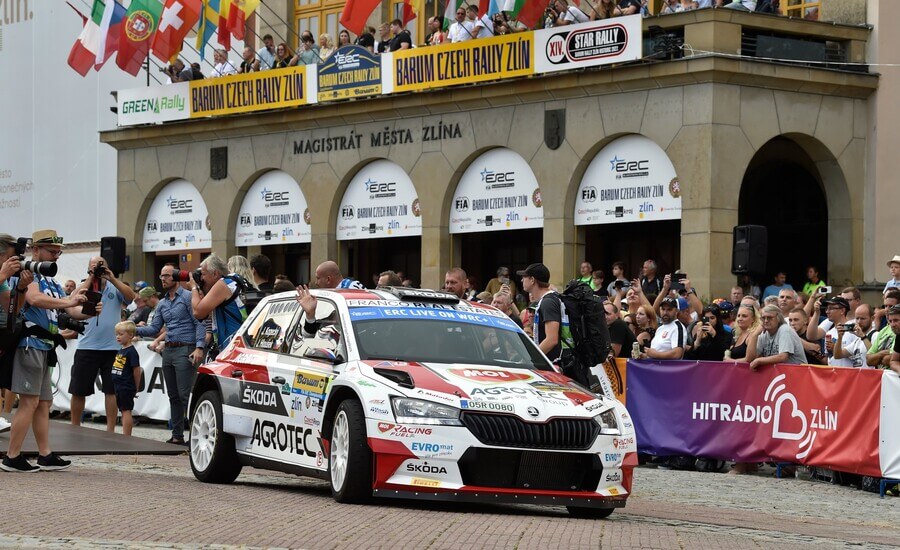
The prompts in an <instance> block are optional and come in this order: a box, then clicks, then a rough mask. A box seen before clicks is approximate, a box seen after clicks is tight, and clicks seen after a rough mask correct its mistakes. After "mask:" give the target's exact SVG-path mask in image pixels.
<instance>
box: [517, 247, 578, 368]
mask: <svg viewBox="0 0 900 550" xmlns="http://www.w3.org/2000/svg"><path fill="white" fill-rule="evenodd" d="M516 275H518V276H520V277H522V289H523V290H524V291H525V292H527V293H529V294H530V295H531V297H532V299H534V300H536V301H537V307H536V308H535V310H534V320H533V322H532V335H531V338H532V340H534V343H535V344H537V345H538V347H539V348H541V351H542V352H544V355H546V356H547V358H548V359H550V361H552V362H553V363H555V364H557V365H559V366H560V367H562V361H561V358H562V355H563V350H566V349H572V348H574V347H575V342H574V340H572V333H571V331H570V330H569V316H568V315H566V308H565V306H564V305H563V303H562V299H560V297H559V294H557V293H556V292H554V291H552V290H550V270H549V269H547V266H545V265H544V264H531V265H529V266H528V267H526V268H525V269H523V270H522V271H517V272H516ZM567 374H568V373H567Z"/></svg>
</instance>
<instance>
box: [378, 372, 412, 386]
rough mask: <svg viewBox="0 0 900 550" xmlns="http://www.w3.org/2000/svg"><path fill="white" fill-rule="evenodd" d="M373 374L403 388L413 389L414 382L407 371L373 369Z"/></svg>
mask: <svg viewBox="0 0 900 550" xmlns="http://www.w3.org/2000/svg"><path fill="white" fill-rule="evenodd" d="M373 370H374V371H375V374H378V375H380V376H383V377H385V378H387V379H388V380H390V381H391V382H393V383H395V384H397V385H398V386H400V387H403V388H409V389H413V388H415V387H416V384H415V383H414V382H413V379H412V376H410V375H409V373H408V372H405V371H402V370H394V369H373Z"/></svg>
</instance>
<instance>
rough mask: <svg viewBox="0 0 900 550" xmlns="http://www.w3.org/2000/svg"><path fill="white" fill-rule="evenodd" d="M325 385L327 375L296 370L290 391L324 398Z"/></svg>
mask: <svg viewBox="0 0 900 550" xmlns="http://www.w3.org/2000/svg"><path fill="white" fill-rule="evenodd" d="M327 386H328V377H327V376H322V375H319V374H313V373H311V372H304V371H299V370H298V371H297V372H296V374H295V375H294V385H293V387H292V390H291V391H292V392H293V393H299V394H300V395H306V396H309V397H314V398H316V399H325V388H326V387H327Z"/></svg>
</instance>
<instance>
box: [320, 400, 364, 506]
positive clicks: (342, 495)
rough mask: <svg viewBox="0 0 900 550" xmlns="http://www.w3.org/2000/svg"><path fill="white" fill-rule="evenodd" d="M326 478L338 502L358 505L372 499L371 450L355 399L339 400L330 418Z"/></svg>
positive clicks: (362, 416) (358, 405)
mask: <svg viewBox="0 0 900 550" xmlns="http://www.w3.org/2000/svg"><path fill="white" fill-rule="evenodd" d="M328 478H329V480H330V481H331V496H332V497H334V500H336V501H338V502H347V503H361V502H366V501H367V500H369V499H370V498H371V497H372V450H371V449H370V448H369V444H368V441H367V438H366V416H365V414H364V413H363V410H362V405H360V404H359V402H358V401H356V400H355V399H347V400H345V401H343V402H342V403H341V404H340V405H339V406H338V410H337V414H335V416H334V427H333V428H332V430H331V452H330V453H329V457H328Z"/></svg>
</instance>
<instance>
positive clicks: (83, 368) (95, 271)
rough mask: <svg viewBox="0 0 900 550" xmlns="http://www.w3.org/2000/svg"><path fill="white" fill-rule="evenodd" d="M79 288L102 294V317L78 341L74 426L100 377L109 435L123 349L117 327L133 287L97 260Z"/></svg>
mask: <svg viewBox="0 0 900 550" xmlns="http://www.w3.org/2000/svg"><path fill="white" fill-rule="evenodd" d="M79 288H84V289H87V290H88V291H89V292H90V291H93V292H98V293H100V305H98V306H97V309H98V310H99V311H100V315H98V316H97V319H96V320H91V321H90V322H89V323H88V324H87V329H86V330H85V331H84V336H82V337H81V338H80V339H79V341H78V350H77V351H76V352H75V361H74V363H73V364H72V379H71V381H70V382H69V393H70V394H72V409H71V410H72V424H73V425H75V426H80V425H81V415H82V413H84V399H85V397H87V396H88V395H91V394H93V393H94V381H95V380H97V374H98V373H99V374H100V380H101V381H102V388H101V389H102V390H103V393H104V394H105V395H106V402H105V405H106V407H105V408H106V431H108V432H114V431H115V429H116V418H117V417H118V414H119V413H118V409H117V408H116V392H115V388H114V387H113V381H112V366H113V362H114V361H115V360H116V353H117V352H118V350H119V348H121V346H120V345H119V343H118V342H116V329H115V327H116V323H118V322H119V321H121V320H122V308H124V307H125V306H127V305H128V304H130V303H131V301H132V300H134V291H133V290H132V289H131V287H130V286H128V285H127V284H125V283H123V282H122V281H120V280H119V279H117V278H116V276H115V274H113V272H112V271H110V270H109V264H108V263H107V262H106V260H104V259H103V258H101V257H99V256H95V257H93V258H91V259H90V261H89V262H88V271H87V279H85V280H84V282H83V283H81V286H80V287H79Z"/></svg>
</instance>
